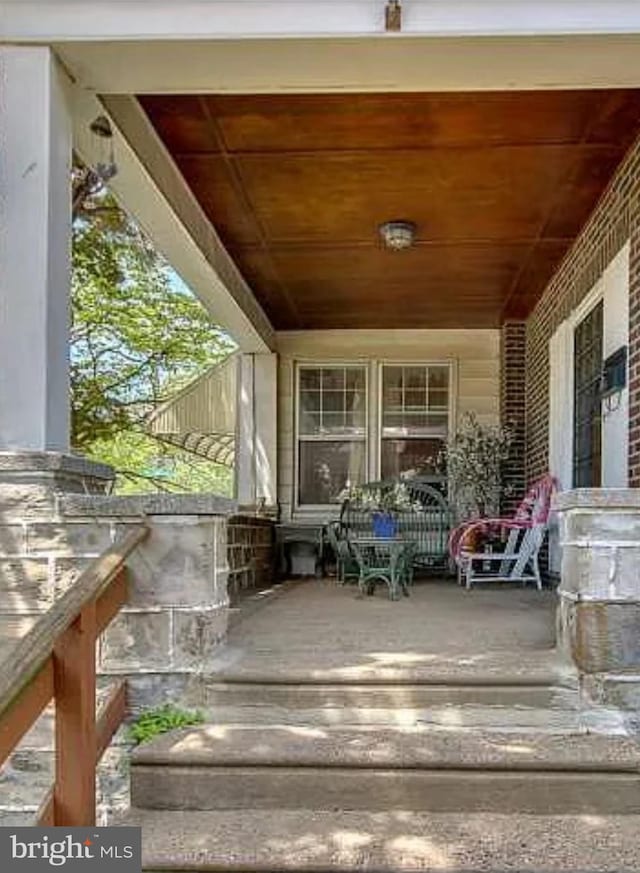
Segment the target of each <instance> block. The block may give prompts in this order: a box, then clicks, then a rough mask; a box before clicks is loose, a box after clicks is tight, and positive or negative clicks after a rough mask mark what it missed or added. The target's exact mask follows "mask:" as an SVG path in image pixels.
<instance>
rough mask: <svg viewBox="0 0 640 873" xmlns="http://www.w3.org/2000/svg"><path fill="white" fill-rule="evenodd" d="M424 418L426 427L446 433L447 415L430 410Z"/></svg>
mask: <svg viewBox="0 0 640 873" xmlns="http://www.w3.org/2000/svg"><path fill="white" fill-rule="evenodd" d="M426 419H427V421H426V425H427V427H429V428H434V429H435V430H441V431H442V432H443V434H446V432H447V426H448V424H449V416H448V415H447V414H446V413H437V412H431V413H429V415H427V416H426Z"/></svg>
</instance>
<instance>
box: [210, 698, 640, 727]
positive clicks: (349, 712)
mask: <svg viewBox="0 0 640 873" xmlns="http://www.w3.org/2000/svg"><path fill="white" fill-rule="evenodd" d="M205 714H206V716H207V720H208V721H212V722H213V721H215V722H220V723H222V724H229V725H301V726H304V725H307V726H309V725H311V726H322V725H336V726H341V727H349V726H357V725H371V726H379V727H393V726H398V727H418V726H420V725H429V726H431V727H433V728H440V729H442V730H456V731H457V730H468V731H473V730H476V729H478V728H480V729H482V730H485V731H490V730H495V731H500V732H503V733H506V732H510V731H516V732H518V731H523V730H530V731H541V732H544V733H564V734H566V733H585V732H598V733H609V734H626V733H627V727H626V723H625V719H624V716H623V715H622V714H621V713H620V712H619V711H618V710H608V709H598V710H585V711H580V710H578V709H571V708H567V709H561V708H548V709H544V708H535V707H530V706H511V707H510V706H474V705H466V706H446V705H443V706H440V707H431V708H428V709H415V708H408V707H404V706H396V707H394V708H388V707H387V708H382V707H371V708H369V707H364V706H358V707H353V706H349V707H346V706H324V707H318V708H314V709H303V708H301V707H293V708H288V707H282V706H272V705H269V704H258V705H256V706H251V705H249V704H245V705H242V706H215V707H207V708H206V710H205Z"/></svg>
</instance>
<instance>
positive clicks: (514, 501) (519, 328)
mask: <svg viewBox="0 0 640 873" xmlns="http://www.w3.org/2000/svg"><path fill="white" fill-rule="evenodd" d="M525 343H526V324H525V322H524V321H506V322H505V323H504V324H503V325H502V334H501V338H500V421H501V423H502V425H503V427H510V428H511V430H512V431H513V445H512V447H511V452H510V455H509V458H508V459H507V461H506V462H505V464H504V468H503V482H504V484H505V485H506V486H507V487H508V488H509V493H508V494H507V495H506V497H504V498H503V506H502V512H503V514H504V515H511V514H512V513H513V512H514V511H515V508H516V506H517V505H518V503H519V501H520V500H521V499H522V495H523V494H524V491H525V486H526V482H525V471H524V464H525V446H524V435H525V398H524V392H525Z"/></svg>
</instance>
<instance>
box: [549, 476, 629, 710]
mask: <svg viewBox="0 0 640 873" xmlns="http://www.w3.org/2000/svg"><path fill="white" fill-rule="evenodd" d="M556 506H557V510H558V514H559V519H560V541H561V545H562V578H561V583H560V586H559V589H558V593H559V596H560V604H559V608H558V644H559V647H560V648H561V650H562V651H563V652H564V653H565V654H566V655H567V657H568V658H570V660H571V661H572V662H573V664H574V665H575V667H576V668H577V670H578V673H579V675H580V680H581V687H582V689H583V691H584V693H585V696H586V697H587V698H589V699H590V700H592V701H594V702H597V703H606V704H610V705H615V706H619V707H621V708H628V709H638V708H640V490H635V489H627V488H619V489H606V488H602V489H586V488H585V489H576V490H574V491H566V492H564V493H563V494H560V495H559V496H558V498H557V500H556Z"/></svg>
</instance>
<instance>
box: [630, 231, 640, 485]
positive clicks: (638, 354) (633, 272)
mask: <svg viewBox="0 0 640 873" xmlns="http://www.w3.org/2000/svg"><path fill="white" fill-rule="evenodd" d="M628 379H629V486H630V487H631V488H640V228H636V229H634V231H633V232H632V233H631V237H630V250H629V375H628Z"/></svg>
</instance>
